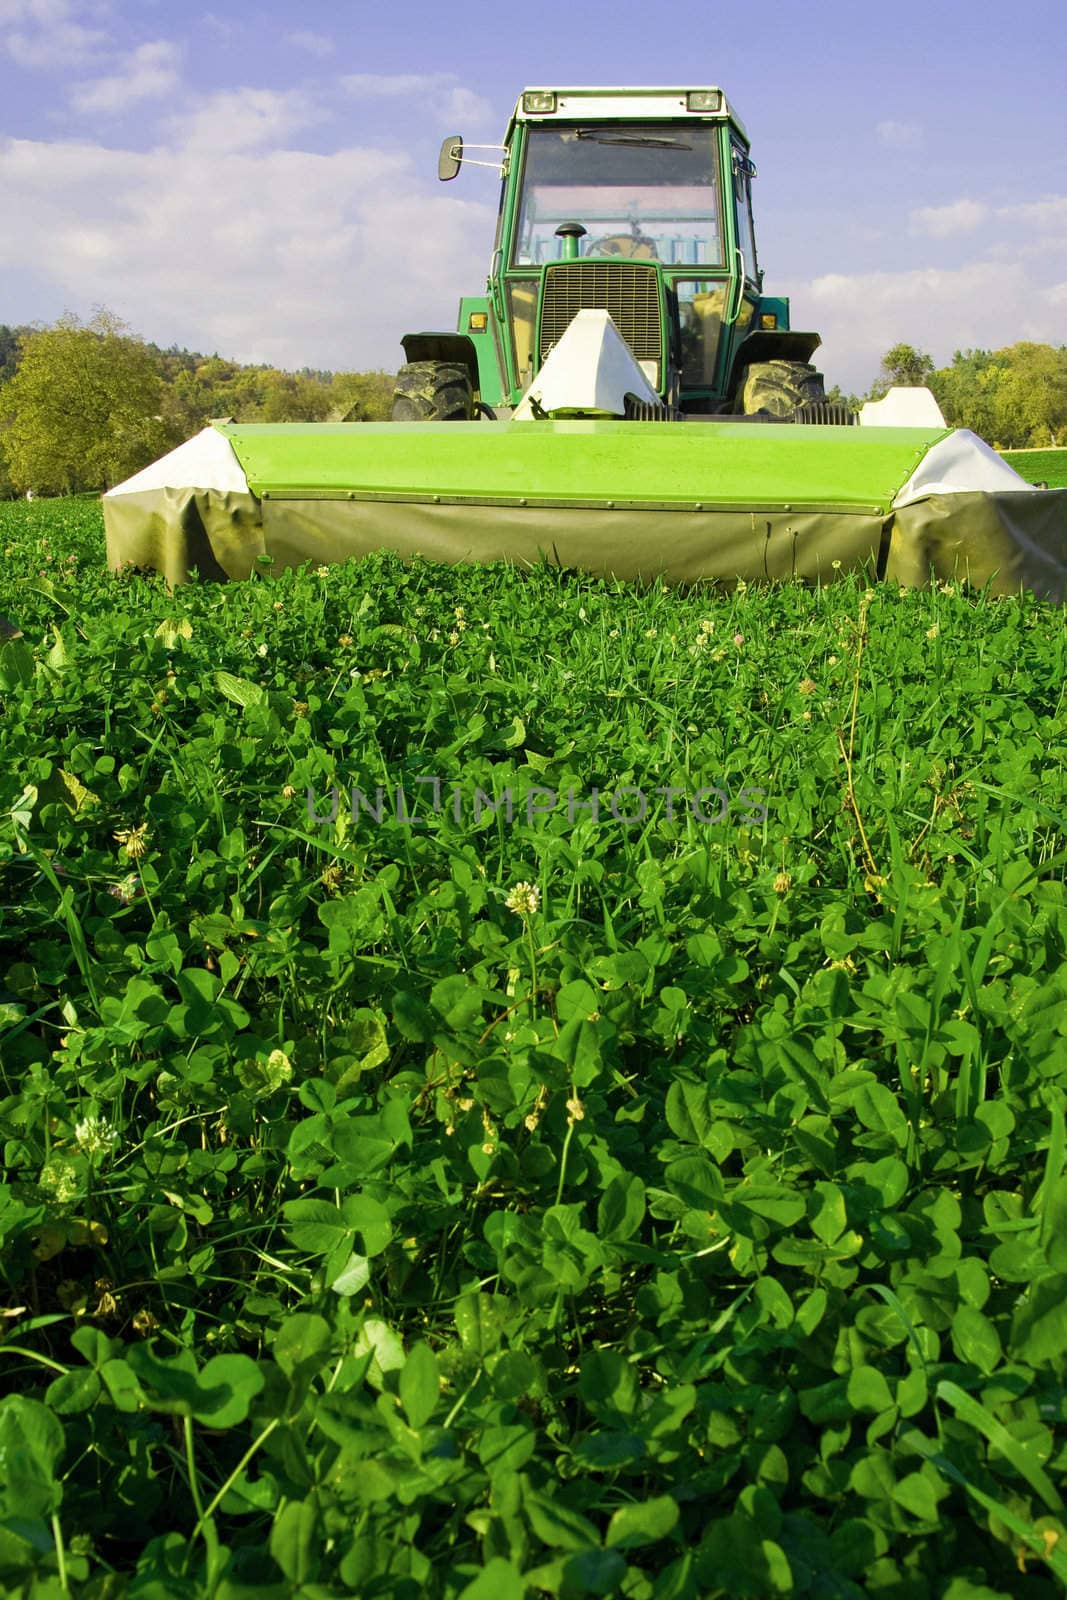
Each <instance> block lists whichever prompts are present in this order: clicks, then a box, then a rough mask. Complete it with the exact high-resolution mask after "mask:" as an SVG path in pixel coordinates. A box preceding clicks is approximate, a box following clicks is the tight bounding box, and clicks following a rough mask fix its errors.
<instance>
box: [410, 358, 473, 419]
mask: <svg viewBox="0 0 1067 1600" xmlns="http://www.w3.org/2000/svg"><path fill="white" fill-rule="evenodd" d="M473 416H474V388H473V385H472V384H471V375H470V371H469V369H468V368H467V367H465V366H464V365H463V363H462V362H461V361H409V362H407V364H406V365H405V366H403V367H401V369H400V371H399V372H398V373H397V375H396V389H395V390H394V391H393V421H394V422H470V421H471V420H472V418H473Z"/></svg>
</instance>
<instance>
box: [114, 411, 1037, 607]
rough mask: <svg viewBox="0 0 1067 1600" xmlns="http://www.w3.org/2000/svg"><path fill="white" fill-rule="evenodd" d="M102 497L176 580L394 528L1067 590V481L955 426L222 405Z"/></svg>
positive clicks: (495, 542) (348, 546)
mask: <svg viewBox="0 0 1067 1600" xmlns="http://www.w3.org/2000/svg"><path fill="white" fill-rule="evenodd" d="M103 503H104V520H105V527H106V532H107V552H108V561H109V563H110V565H111V566H112V567H116V568H117V567H119V566H122V565H123V564H124V563H130V564H132V565H133V566H135V567H140V568H151V569H156V570H158V571H160V572H162V573H163V574H164V575H165V577H166V578H167V580H168V582H170V583H181V582H183V581H185V580H186V579H187V578H188V577H189V576H190V575H191V574H193V573H194V572H195V573H197V574H198V575H199V576H200V577H201V578H214V579H221V578H244V577H247V576H248V575H249V574H250V573H251V572H252V571H253V570H255V569H256V567H257V564H258V565H259V567H260V570H263V569H264V567H266V568H268V569H269V570H272V571H279V570H281V569H283V568H285V567H291V566H299V565H300V564H301V563H303V562H312V563H314V564H316V565H319V564H322V563H333V562H340V561H345V560H348V559H349V558H350V557H352V556H362V555H366V554H368V553H369V552H371V551H376V550H394V551H397V552H398V553H399V554H400V555H402V556H406V557H411V556H415V555H420V556H422V557H424V558H426V559H428V560H433V561H446V562H459V561H476V562H489V561H500V560H506V561H510V562H513V563H518V564H535V563H537V562H538V561H540V560H548V561H551V562H553V563H556V564H558V565H560V566H563V567H569V568H576V569H579V570H582V571H585V572H589V573H595V574H599V575H603V576H614V577H618V578H622V579H628V580H630V579H643V580H653V579H655V578H660V577H662V578H663V579H665V580H666V581H667V582H669V583H716V584H719V585H722V586H725V587H732V586H733V585H734V584H735V583H736V582H737V580H738V579H739V578H742V579H745V580H746V581H748V582H753V581H760V580H770V579H777V580H782V579H800V580H802V581H805V582H808V583H830V582H832V581H834V580H835V579H837V578H839V577H841V576H843V575H844V574H846V573H848V572H850V571H855V570H865V571H866V572H867V573H868V575H869V576H870V577H871V578H872V579H874V578H876V577H884V578H888V579H892V580H896V581H898V582H900V583H903V584H907V585H910V586H919V585H923V584H925V583H928V582H929V581H930V580H931V577H933V578H934V579H941V580H944V579H952V578H958V579H967V580H968V581H969V582H970V583H972V584H975V585H978V586H984V585H989V587H990V589H991V591H992V592H993V593H994V594H1006V593H1015V592H1017V591H1018V590H1019V589H1020V588H1025V589H1030V590H1033V591H1034V592H1035V593H1036V594H1038V595H1041V596H1044V597H1047V598H1050V599H1053V600H1056V601H1062V600H1063V599H1064V598H1065V597H1067V491H1064V490H1039V489H1034V488H1033V487H1032V486H1030V485H1029V484H1027V483H1025V482H1024V480H1023V479H1022V478H1020V477H1019V476H1018V475H1017V474H1016V473H1015V472H1014V471H1013V470H1012V469H1011V468H1010V467H1009V466H1007V464H1006V463H1005V462H1003V461H1002V460H1001V459H1000V457H999V456H997V455H996V454H995V452H994V451H992V450H991V449H990V448H989V447H988V446H987V445H985V444H983V443H982V441H981V440H979V439H978V438H977V437H976V436H975V435H974V434H970V433H966V432H962V431H952V430H949V429H924V428H882V427H863V428H855V427H824V426H810V425H808V426H805V425H803V424H788V425H787V424H754V423H750V422H749V423H739V422H730V421H718V420H712V421H705V420H703V419H701V420H690V421H687V422H649V421H635V422H623V421H614V420H612V421H599V420H597V421H590V420H584V419H583V420H574V421H546V420H537V421H530V422H526V421H523V422H509V423H496V424H492V423H486V422H470V423H465V422H449V423H439V422H437V423H340V424H336V425H331V424H317V423H279V424H235V423H218V424H213V425H212V426H210V427H208V428H205V429H204V430H203V432H202V433H200V434H198V435H197V436H196V437H195V438H194V439H191V440H190V441H189V442H188V443H187V444H184V445H182V446H181V447H180V448H179V449H177V450H174V451H172V452H171V453H170V454H169V455H168V456H164V457H163V458H161V460H159V461H157V462H155V463H154V464H153V465H152V466H150V467H146V468H145V469H144V471H143V472H139V473H137V474H136V475H135V476H134V477H132V478H129V479H127V481H126V482H125V483H121V484H119V485H117V486H116V487H115V488H114V489H111V490H109V491H108V493H107V494H106V495H105V496H104V502H103Z"/></svg>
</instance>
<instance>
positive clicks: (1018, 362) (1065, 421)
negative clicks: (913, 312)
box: [834, 341, 1067, 450]
mask: <svg viewBox="0 0 1067 1600" xmlns="http://www.w3.org/2000/svg"><path fill="white" fill-rule="evenodd" d="M897 383H902V384H917V383H918V384H925V385H926V387H927V388H928V389H930V390H932V392H933V394H934V396H935V398H936V399H937V403H938V405H939V406H940V407H941V410H942V413H943V415H944V417H945V421H946V422H948V423H949V424H950V425H951V426H952V427H954V428H970V430H971V432H972V433H977V434H979V435H980V437H981V438H983V439H986V440H988V442H989V443H990V444H992V445H995V446H996V447H997V449H998V450H1023V449H1026V448H1028V447H1031V446H1033V447H1037V448H1041V447H1045V448H1051V449H1055V448H1057V447H1058V446H1060V445H1064V444H1067V345H1060V346H1059V347H1058V348H1056V347H1054V346H1053V345H1050V344H1035V343H1032V342H1030V341H1023V342H1021V343H1019V344H1011V345H1006V346H1005V347H1004V348H1003V349H1002V350H957V351H956V354H955V355H954V356H953V358H952V361H951V363H950V364H949V365H948V366H947V367H937V366H935V365H934V361H933V358H932V356H929V355H927V354H926V352H925V351H924V350H917V349H916V348H915V346H914V345H910V344H895V345H894V346H893V347H892V349H891V350H887V351H886V353H885V355H884V356H883V357H882V366H881V370H880V372H879V374H878V376H877V378H876V379H875V380H874V383H873V384H872V385H871V387H870V390H869V391H868V393H867V395H866V396H865V398H866V399H868V400H880V399H881V397H882V396H883V395H884V394H885V392H886V390H887V389H889V388H891V387H892V386H893V384H897ZM834 398H835V399H844V400H847V401H848V402H849V404H851V405H852V406H853V407H854V408H858V407H859V406H860V405H861V404H862V399H860V398H858V397H856V396H852V395H842V394H841V393H840V392H839V391H836V392H835V394H834Z"/></svg>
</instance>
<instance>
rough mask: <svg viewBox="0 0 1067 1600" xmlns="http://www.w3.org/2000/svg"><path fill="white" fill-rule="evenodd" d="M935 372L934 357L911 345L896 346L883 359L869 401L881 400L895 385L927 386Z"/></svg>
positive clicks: (872, 385)
mask: <svg viewBox="0 0 1067 1600" xmlns="http://www.w3.org/2000/svg"><path fill="white" fill-rule="evenodd" d="M933 370H934V363H933V357H932V356H928V355H927V354H926V352H925V350H916V348H915V346H914V345H911V344H895V345H893V347H892V349H890V350H887V351H886V353H885V355H884V356H883V357H882V368H881V371H880V372H879V374H878V376H877V378H875V380H874V382H873V383H872V384H871V392H870V394H869V395H868V396H867V398H868V399H869V400H881V399H882V397H883V395H885V394H886V393H887V392H888V391H889V390H890V389H892V388H893V386H894V385H895V384H905V385H908V386H911V385H914V384H919V385H922V384H926V383H929V381H930V376H931V374H932V373H933Z"/></svg>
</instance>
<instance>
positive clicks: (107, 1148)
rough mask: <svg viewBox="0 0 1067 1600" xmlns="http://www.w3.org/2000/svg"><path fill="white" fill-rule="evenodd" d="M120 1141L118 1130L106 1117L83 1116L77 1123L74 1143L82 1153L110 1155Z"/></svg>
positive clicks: (86, 1154)
mask: <svg viewBox="0 0 1067 1600" xmlns="http://www.w3.org/2000/svg"><path fill="white" fill-rule="evenodd" d="M118 1142H119V1136H118V1132H117V1131H116V1129H114V1128H113V1127H112V1126H111V1124H110V1122H108V1121H107V1120H106V1118H104V1117H96V1116H89V1117H83V1118H82V1120H81V1121H80V1122H78V1123H76V1124H75V1127H74V1144H75V1146H76V1148H77V1149H78V1150H80V1151H81V1153H82V1155H85V1156H102V1155H109V1154H110V1152H111V1151H112V1150H114V1149H115V1146H116V1145H117V1144H118Z"/></svg>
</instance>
